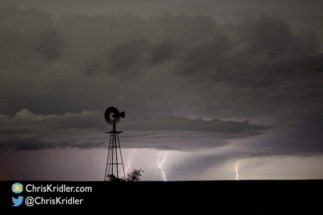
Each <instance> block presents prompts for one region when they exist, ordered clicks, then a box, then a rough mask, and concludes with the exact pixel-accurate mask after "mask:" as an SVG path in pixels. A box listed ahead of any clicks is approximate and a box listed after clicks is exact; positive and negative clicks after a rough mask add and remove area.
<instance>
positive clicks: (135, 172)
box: [126, 169, 144, 181]
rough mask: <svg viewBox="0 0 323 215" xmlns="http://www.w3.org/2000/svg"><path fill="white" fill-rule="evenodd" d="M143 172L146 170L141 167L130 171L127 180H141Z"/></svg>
mask: <svg viewBox="0 0 323 215" xmlns="http://www.w3.org/2000/svg"><path fill="white" fill-rule="evenodd" d="M141 172H144V171H143V170H141V169H138V170H137V169H134V170H133V172H130V173H128V177H127V178H126V180H127V181H140V176H141Z"/></svg>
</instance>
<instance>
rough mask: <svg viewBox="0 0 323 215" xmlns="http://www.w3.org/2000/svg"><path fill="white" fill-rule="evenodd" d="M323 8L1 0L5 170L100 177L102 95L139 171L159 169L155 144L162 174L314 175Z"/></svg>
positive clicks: (319, 144) (31, 175)
mask: <svg viewBox="0 0 323 215" xmlns="http://www.w3.org/2000/svg"><path fill="white" fill-rule="evenodd" d="M322 14H323V3H322V1H319V0H308V1H300V0H293V1H291V0H285V1H278V0H272V1H267V0H257V1H256V0H245V1H241V0H239V1H238V0H227V1H206V0H203V1H197V0H185V1H184V0H180V1H155V0H150V1H120V0H119V1H106V0H105V1H103V0H102V1H101V0H97V1H88V0H79V1H72V0H65V1H52V0H29V1H24V0H10V1H9V0H8V1H7V0H1V1H0V74H1V79H0V102H1V106H0V134H1V135H0V180H103V177H104V171H105V165H106V163H105V162H106V156H107V146H108V140H109V139H108V138H109V137H108V135H107V134H105V132H106V131H109V130H110V129H111V126H109V125H108V124H106V122H105V121H104V111H105V110H106V108H108V107H110V106H114V107H117V108H118V109H119V110H120V111H125V112H126V117H125V118H124V119H121V122H120V123H119V124H118V125H117V128H118V130H122V131H124V133H122V134H120V141H121V146H122V147H123V157H124V164H125V168H126V167H127V166H128V162H129V156H130V153H131V152H133V150H134V149H136V152H134V153H133V154H132V157H131V158H132V159H131V163H130V162H129V168H130V169H133V168H143V169H144V170H145V174H144V175H143V178H142V180H162V174H161V172H162V171H161V170H160V169H159V167H158V165H157V164H156V163H158V162H159V164H160V162H161V161H162V159H164V158H165V162H164V163H163V164H162V170H163V171H164V173H165V174H166V177H167V180H222V179H224V180H235V179H236V177H237V172H236V168H238V171H239V173H240V179H304V178H306V179H308V178H323V170H322V168H319V166H321V165H322V164H323V157H322V152H323V132H322V130H323V121H322V119H323V114H322V113H323V93H322V92H323V54H322V51H323V27H322V26H323V15H322ZM238 162H239V163H238ZM237 164H238V165H237ZM17 168H19V169H20V171H19V172H17V171H16V169H17ZM239 168H240V169H239Z"/></svg>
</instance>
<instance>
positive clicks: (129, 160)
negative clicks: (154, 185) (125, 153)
mask: <svg viewBox="0 0 323 215" xmlns="http://www.w3.org/2000/svg"><path fill="white" fill-rule="evenodd" d="M136 151H137V149H135V150H133V151H132V152H131V154H130V155H129V159H128V166H127V168H126V173H127V171H128V169H129V167H130V162H131V156H132V154H133V153H135V152H136Z"/></svg>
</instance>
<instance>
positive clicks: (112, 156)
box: [104, 107, 125, 181]
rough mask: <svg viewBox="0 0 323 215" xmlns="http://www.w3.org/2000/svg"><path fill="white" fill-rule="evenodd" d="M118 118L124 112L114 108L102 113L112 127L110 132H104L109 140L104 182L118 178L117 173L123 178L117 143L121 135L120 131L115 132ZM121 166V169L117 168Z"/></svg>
mask: <svg viewBox="0 0 323 215" xmlns="http://www.w3.org/2000/svg"><path fill="white" fill-rule="evenodd" d="M120 117H122V118H124V117H125V112H124V111H123V112H121V113H120V112H119V111H118V109H117V108H115V107H109V108H107V109H106V111H105V113H104V118H105V121H106V122H107V123H108V124H109V125H112V127H113V128H112V131H109V132H105V133H109V134H110V140H109V149H108V158H107V166H106V169H105V176H104V181H111V180H113V179H115V178H119V172H120V173H121V171H122V172H123V175H124V177H125V171H124V166H123V160H122V154H121V148H120V141H119V133H123V132H121V131H116V124H118V123H119V122H120ZM119 165H121V167H122V168H121V167H120V166H119ZM120 170H121V171H120Z"/></svg>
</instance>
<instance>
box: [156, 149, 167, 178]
mask: <svg viewBox="0 0 323 215" xmlns="http://www.w3.org/2000/svg"><path fill="white" fill-rule="evenodd" d="M168 154H169V151H167V153H166V154H164V159H163V160H162V161H161V162H160V163H159V162H158V161H159V157H160V153H159V156H158V160H157V165H158V167H159V170H160V171H161V172H162V174H163V178H164V181H166V178H165V173H164V171H163V170H162V168H161V166H162V164H163V163H164V162H165V161H166V156H167V155H168Z"/></svg>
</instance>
